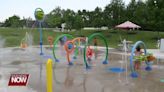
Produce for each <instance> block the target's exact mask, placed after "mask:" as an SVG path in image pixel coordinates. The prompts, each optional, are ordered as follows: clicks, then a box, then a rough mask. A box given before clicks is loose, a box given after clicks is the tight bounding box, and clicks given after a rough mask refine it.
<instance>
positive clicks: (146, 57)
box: [130, 41, 155, 78]
mask: <svg viewBox="0 0 164 92" xmlns="http://www.w3.org/2000/svg"><path fill="white" fill-rule="evenodd" d="M139 45H143V47H144V55H140V56H134V52H135V50H136V48H137V47H138V46H139ZM154 59H155V57H153V56H152V54H148V53H147V50H146V45H145V43H144V42H143V41H138V42H136V43H135V44H134V46H133V48H132V51H131V56H130V69H131V77H132V78H137V77H138V73H137V71H136V69H135V67H134V62H135V61H136V60H139V61H140V62H141V61H144V62H145V63H146V65H147V66H146V68H145V70H146V71H151V70H152V68H151V65H152V61H153V60H154Z"/></svg>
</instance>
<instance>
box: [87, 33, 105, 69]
mask: <svg viewBox="0 0 164 92" xmlns="http://www.w3.org/2000/svg"><path fill="white" fill-rule="evenodd" d="M96 36H98V37H100V38H101V39H102V40H103V42H104V44H105V47H106V52H105V54H106V55H105V59H104V61H103V64H108V44H107V41H106V39H105V37H104V36H103V35H102V34H100V33H94V34H92V35H90V36H89V37H88V40H87V41H86V45H85V47H84V63H85V66H86V69H90V68H91V65H90V64H89V63H88V60H87V54H88V53H87V52H88V51H87V50H89V47H90V46H89V43H90V42H91V41H92V39H93V38H94V37H96Z"/></svg>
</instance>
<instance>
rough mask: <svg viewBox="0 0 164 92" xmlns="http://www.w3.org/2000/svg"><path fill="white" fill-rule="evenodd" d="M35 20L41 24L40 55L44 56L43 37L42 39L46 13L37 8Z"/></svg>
mask: <svg viewBox="0 0 164 92" xmlns="http://www.w3.org/2000/svg"><path fill="white" fill-rule="evenodd" d="M34 15H35V19H36V20H37V21H38V22H39V32H40V55H43V51H42V45H43V37H42V22H43V19H44V11H43V10H42V9H41V8H36V9H35V12H34Z"/></svg>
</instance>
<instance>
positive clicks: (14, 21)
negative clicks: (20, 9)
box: [3, 15, 20, 27]
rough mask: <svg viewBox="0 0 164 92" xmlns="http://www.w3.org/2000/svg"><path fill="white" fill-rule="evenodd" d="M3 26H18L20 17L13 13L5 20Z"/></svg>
mask: <svg viewBox="0 0 164 92" xmlns="http://www.w3.org/2000/svg"><path fill="white" fill-rule="evenodd" d="M3 26H4V27H20V17H19V16H17V15H14V16H12V17H9V18H8V19H6V20H5V23H4V25H3Z"/></svg>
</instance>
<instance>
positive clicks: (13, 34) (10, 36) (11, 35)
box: [0, 28, 164, 48]
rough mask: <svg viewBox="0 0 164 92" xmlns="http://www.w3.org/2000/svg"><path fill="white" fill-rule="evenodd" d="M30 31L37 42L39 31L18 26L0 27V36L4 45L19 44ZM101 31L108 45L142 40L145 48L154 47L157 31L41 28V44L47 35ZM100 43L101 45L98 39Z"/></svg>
mask: <svg viewBox="0 0 164 92" xmlns="http://www.w3.org/2000/svg"><path fill="white" fill-rule="evenodd" d="M26 32H28V33H31V34H32V36H33V41H34V42H33V45H38V44H39V31H38V30H37V29H20V28H19V29H18V28H0V36H1V37H2V38H4V39H5V47H13V46H19V45H20V42H21V40H22V39H23V37H24V36H25V33H26ZM96 32H98V33H101V34H103V35H104V37H105V38H106V40H107V42H108V45H109V47H114V48H117V46H118V44H119V43H120V40H121V39H122V40H123V39H127V40H130V41H133V43H135V42H136V41H138V40H141V41H144V42H145V44H146V46H147V48H156V43H157V32H150V31H137V32H136V33H134V32H132V33H128V32H127V31H122V30H106V31H94V30H81V32H80V31H74V32H53V31H52V30H48V29H47V30H46V29H44V30H43V44H48V41H47V37H48V36H52V37H54V39H55V38H56V37H57V36H58V35H61V34H64V33H67V34H72V35H73V36H75V37H77V36H79V35H83V36H89V35H91V34H93V33H96ZM160 37H161V38H164V32H160ZM98 44H100V45H103V43H102V41H101V40H100V39H99V43H98Z"/></svg>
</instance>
